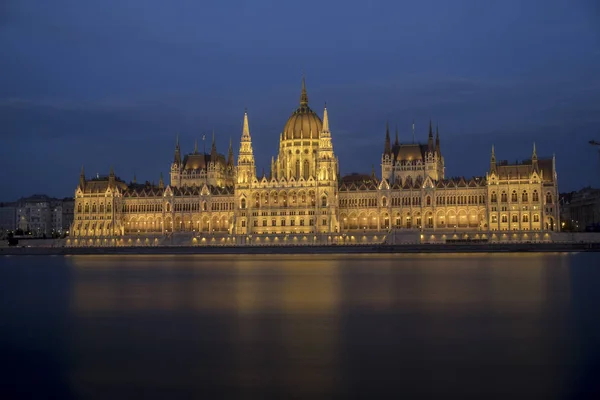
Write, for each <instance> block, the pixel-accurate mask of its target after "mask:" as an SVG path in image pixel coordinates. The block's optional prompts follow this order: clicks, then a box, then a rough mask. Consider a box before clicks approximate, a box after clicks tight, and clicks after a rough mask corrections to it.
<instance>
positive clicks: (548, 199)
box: [546, 192, 552, 204]
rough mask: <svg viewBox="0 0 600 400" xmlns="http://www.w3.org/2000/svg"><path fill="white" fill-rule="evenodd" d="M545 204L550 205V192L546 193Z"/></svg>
mask: <svg viewBox="0 0 600 400" xmlns="http://www.w3.org/2000/svg"><path fill="white" fill-rule="evenodd" d="M546 204H552V195H551V194H550V192H547V193H546Z"/></svg>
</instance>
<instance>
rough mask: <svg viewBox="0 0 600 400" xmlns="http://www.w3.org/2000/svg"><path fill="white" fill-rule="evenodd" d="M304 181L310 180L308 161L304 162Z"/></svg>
mask: <svg viewBox="0 0 600 400" xmlns="http://www.w3.org/2000/svg"><path fill="white" fill-rule="evenodd" d="M303 172H304V179H308V177H309V176H310V166H309V164H308V160H304V171H303Z"/></svg>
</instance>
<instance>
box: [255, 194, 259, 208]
mask: <svg viewBox="0 0 600 400" xmlns="http://www.w3.org/2000/svg"><path fill="white" fill-rule="evenodd" d="M254 206H255V207H258V206H260V195H259V194H258V193H257V194H256V196H255V201H254Z"/></svg>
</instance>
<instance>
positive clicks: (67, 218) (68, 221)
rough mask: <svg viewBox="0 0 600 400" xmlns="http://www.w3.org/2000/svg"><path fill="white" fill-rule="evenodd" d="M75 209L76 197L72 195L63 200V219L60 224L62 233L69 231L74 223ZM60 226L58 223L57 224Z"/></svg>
mask: <svg viewBox="0 0 600 400" xmlns="http://www.w3.org/2000/svg"><path fill="white" fill-rule="evenodd" d="M74 209H75V199H73V198H72V197H65V198H64V199H62V200H61V210H62V221H61V225H60V229H57V230H60V231H61V234H63V233H68V231H69V229H70V228H71V225H72V224H73V212H74ZM57 227H58V225H57Z"/></svg>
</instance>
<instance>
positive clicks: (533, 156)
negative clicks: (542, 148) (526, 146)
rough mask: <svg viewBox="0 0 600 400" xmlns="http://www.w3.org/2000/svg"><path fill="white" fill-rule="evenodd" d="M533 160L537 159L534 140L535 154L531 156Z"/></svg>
mask: <svg viewBox="0 0 600 400" xmlns="http://www.w3.org/2000/svg"><path fill="white" fill-rule="evenodd" d="M531 158H532V159H533V160H537V151H536V149H535V142H533V155H532V156H531Z"/></svg>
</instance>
